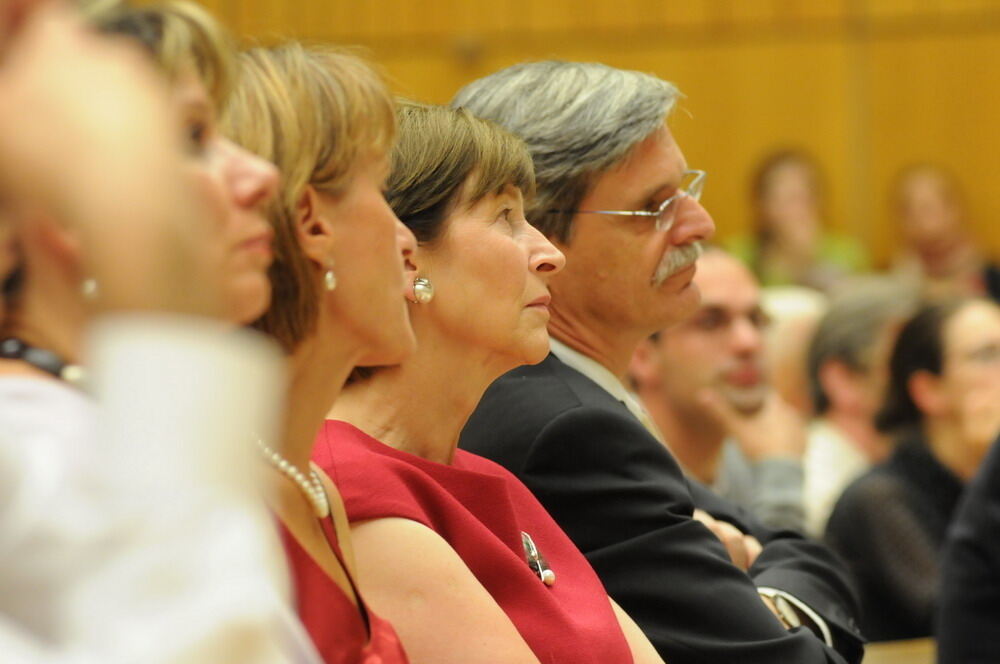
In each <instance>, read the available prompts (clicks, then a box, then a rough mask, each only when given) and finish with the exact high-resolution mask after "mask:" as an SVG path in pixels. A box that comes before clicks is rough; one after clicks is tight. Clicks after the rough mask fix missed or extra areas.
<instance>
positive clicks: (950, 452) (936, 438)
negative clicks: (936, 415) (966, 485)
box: [925, 419, 986, 482]
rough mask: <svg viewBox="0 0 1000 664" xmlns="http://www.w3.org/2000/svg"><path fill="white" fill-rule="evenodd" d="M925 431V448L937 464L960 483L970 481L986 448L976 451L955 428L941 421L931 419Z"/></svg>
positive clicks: (950, 423) (949, 423)
mask: <svg viewBox="0 0 1000 664" xmlns="http://www.w3.org/2000/svg"><path fill="white" fill-rule="evenodd" d="M925 431H926V436H927V446H928V447H929V448H930V450H931V453H932V454H933V455H934V458H936V459H937V460H938V463H940V464H941V465H942V466H944V467H945V468H947V469H948V470H950V471H951V472H952V473H953V474H954V475H955V476H956V477H958V478H959V479H960V480H962V482H968V481H969V480H971V479H972V477H973V476H974V475H975V474H976V469H977V468H979V464H980V462H981V461H982V456H983V454H984V453H985V449H986V447H985V446H982V448H983V449H982V450H977V449H976V448H977V446H976V445H975V444H973V443H972V442H971V441H968V440H965V438H964V436H962V433H961V431H960V430H959V428H958V427H957V426H955V425H954V424H953V423H952V422H949V421H946V420H943V419H942V420H933V419H932V420H931V421H930V422H928V423H927V425H926V428H925Z"/></svg>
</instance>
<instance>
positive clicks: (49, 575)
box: [0, 2, 287, 662]
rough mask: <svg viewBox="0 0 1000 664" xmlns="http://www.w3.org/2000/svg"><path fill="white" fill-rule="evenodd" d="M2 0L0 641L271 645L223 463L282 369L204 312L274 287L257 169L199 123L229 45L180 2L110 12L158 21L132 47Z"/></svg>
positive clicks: (103, 646)
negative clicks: (4, 229)
mask: <svg viewBox="0 0 1000 664" xmlns="http://www.w3.org/2000/svg"><path fill="white" fill-rule="evenodd" d="M11 6H14V5H11ZM16 8H17V9H18V10H19V12H20V14H19V15H18V16H17V17H16V20H15V21H12V22H10V23H7V24H6V27H11V26H13V27H14V28H15V32H14V34H13V35H12V34H10V33H7V32H5V31H4V30H2V29H0V33H3V34H4V36H5V37H6V38H7V39H9V41H8V42H6V43H4V44H2V45H0V46H2V47H4V59H3V62H2V65H0V100H2V101H0V172H2V173H3V178H2V179H3V182H2V184H3V193H4V203H5V206H6V212H7V213H8V214H7V219H8V223H12V224H13V250H14V251H13V253H14V258H15V266H14V267H13V269H12V270H10V271H8V272H5V273H4V274H3V275H0V277H2V278H3V290H4V295H5V297H6V298H7V303H6V304H7V307H6V312H5V316H4V319H3V329H2V332H3V334H2V339H3V340H2V341H0V352H2V356H3V358H2V359H0V403H2V404H3V407H2V408H0V476H2V479H0V486H3V487H4V488H3V497H4V499H3V501H2V505H3V509H2V520H3V528H2V532H3V537H2V538H0V539H2V544H0V551H2V554H0V556H2V564H0V570H2V573H0V597H2V598H3V600H2V602H0V605H2V606H0V612H2V616H3V624H4V627H5V629H4V630H3V632H2V639H3V643H4V645H5V646H8V647H4V652H5V656H8V657H13V658H14V659H16V660H17V661H30V660H29V659H28V658H29V657H30V655H29V654H28V651H29V650H30V649H32V648H33V647H36V646H37V647H38V649H39V651H40V652H39V653H37V655H38V656H39V657H40V658H41V659H43V660H44V661H50V659H52V658H54V657H56V656H57V655H64V654H67V655H72V656H74V657H82V658H83V659H84V660H85V661H88V660H93V661H144V662H159V661H163V662H168V661H169V662H178V661H184V662H209V661H211V662H228V661H234V662H235V661H239V662H272V661H280V660H281V659H282V658H283V657H284V654H285V653H286V651H285V645H287V643H285V642H284V639H283V638H282V637H281V636H279V635H278V633H277V631H276V630H275V629H274V628H275V627H276V626H277V624H278V621H279V620H280V601H279V598H278V592H277V588H276V587H275V582H276V579H275V577H274V576H272V575H273V573H274V572H275V570H274V568H273V567H272V566H271V564H272V563H273V562H274V560H272V559H270V558H269V557H268V555H267V541H268V539H267V523H266V521H264V520H263V519H262V518H261V516H262V515H259V514H258V513H257V510H256V509H255V507H256V505H257V504H258V502H259V497H258V487H257V486H256V485H255V484H254V482H253V481H252V477H253V473H250V472H246V471H248V470H251V469H252V466H251V465H250V464H247V463H243V462H240V461H237V462H235V463H234V462H233V461H232V459H231V457H232V456H233V451H234V450H237V449H239V448H241V447H242V446H243V441H242V440H241V437H240V436H239V435H238V430H239V425H240V424H241V423H243V422H245V421H246V415H245V414H243V413H239V411H238V410H237V408H238V407H247V406H248V405H249V407H250V408H251V411H252V413H253V418H252V419H253V424H254V425H259V426H260V427H263V428H266V427H267V426H268V425H269V422H268V419H269V417H268V414H269V413H272V412H273V404H274V395H273V392H272V387H271V384H272V383H273V382H274V381H275V380H276V376H277V365H276V363H275V362H274V360H273V358H272V356H271V353H270V352H269V350H268V349H267V348H266V347H265V346H262V345H261V342H260V341H259V340H254V339H250V338H245V337H243V336H242V335H240V334H236V333H233V332H232V331H231V330H230V329H229V328H228V326H221V325H219V323H218V322H211V321H206V320H204V319H202V318H201V317H202V316H210V317H212V318H216V319H218V318H223V319H226V320H229V321H233V322H240V321H242V320H245V319H247V318H249V317H252V316H254V315H256V314H257V313H259V311H261V310H262V309H263V307H264V306H266V303H267V299H268V296H269V287H268V284H267V280H266V278H265V273H264V270H265V268H266V266H267V262H268V260H269V257H268V255H267V252H266V251H265V250H263V249H262V248H261V247H259V246H251V245H253V243H254V242H256V243H257V244H258V245H259V244H266V242H265V240H266V227H263V226H262V217H261V216H260V214H259V213H257V212H256V206H257V205H258V204H259V203H261V202H262V201H264V200H266V199H267V198H268V197H269V196H270V195H271V194H272V192H273V187H274V182H275V172H274V169H273V168H272V167H270V166H268V165H267V164H265V163H264V162H262V161H260V160H258V159H256V158H253V157H251V156H250V155H248V154H246V153H244V152H241V151H239V150H237V149H236V148H235V146H233V145H232V144H227V143H225V142H224V141H222V140H221V139H220V138H219V137H218V136H217V135H216V134H214V133H213V131H212V118H213V102H212V97H213V95H210V94H209V92H207V91H206V90H211V91H212V92H213V93H215V96H216V98H221V94H222V91H223V90H224V89H225V80H226V74H225V72H226V66H225V61H226V58H227V57H228V52H227V51H226V50H225V48H223V47H222V44H221V42H220V41H218V40H216V39H215V38H214V37H213V35H214V32H213V27H214V24H212V23H211V21H210V20H206V19H205V17H204V14H203V13H202V12H201V11H200V10H197V9H196V8H192V7H186V6H181V5H170V6H165V7H162V8H158V9H150V10H145V11H144V13H143V14H142V15H141V16H140V15H138V14H130V15H129V18H128V20H129V21H131V20H133V19H134V20H138V21H139V22H141V23H144V24H148V25H152V26H154V27H155V30H154V31H153V32H152V33H149V34H147V35H144V36H145V37H149V39H143V40H142V41H143V43H144V44H145V46H146V50H147V53H146V54H141V53H140V52H139V51H138V50H137V49H135V47H134V45H129V44H126V43H124V42H122V43H115V44H112V43H110V42H109V40H106V39H104V38H99V37H97V36H95V35H93V34H91V33H90V32H89V31H87V30H86V29H84V27H83V26H82V25H81V24H80V22H79V19H78V17H75V16H73V15H72V13H71V12H70V11H69V10H68V9H66V8H64V7H63V6H62V5H61V4H60V3H55V2H52V3H37V4H32V3H16ZM4 9H5V10H6V9H8V7H4ZM127 14H128V11H125V12H124V13H121V14H116V15H115V17H114V21H118V20H119V19H125V17H126V15H127ZM0 22H2V21H0ZM2 27H4V26H0V28H2ZM113 31H115V32H125V33H126V34H132V33H131V32H130V31H129V30H121V29H118V28H113ZM165 43H169V44H171V45H172V48H171V49H166V48H163V44H165ZM150 54H151V55H152V56H153V57H152V59H149V55H150ZM154 61H155V62H156V64H158V65H160V69H161V72H163V73H165V74H166V75H167V79H169V81H170V82H171V86H170V87H169V89H167V88H165V86H164V85H163V84H164V80H165V79H163V78H158V77H157V76H156V75H155V73H154V72H152V69H151V64H152V62H154ZM96 90H100V92H101V94H95V93H94V91H96ZM181 127H183V129H184V131H183V135H184V138H183V145H184V146H185V149H184V151H183V152H182V149H181V146H182V141H181V136H180V135H181V132H180V131H179V129H180V128H181ZM11 220H13V221H11ZM262 229H263V230H264V231H265V235H261V232H262ZM126 313H128V314H129V315H123V314H126ZM150 314H157V315H150ZM163 314H173V315H163ZM176 314H182V316H178V315H176ZM84 361H85V362H86V364H87V365H88V369H93V371H92V372H91V373H90V374H89V376H88V375H87V374H86V373H85V372H84V370H83V369H82V368H81V362H84ZM85 378H87V379H86V380H85ZM89 393H92V394H93V395H95V396H96V400H92V399H91V398H90V396H89ZM204 403H211V404H212V408H210V409H206V408H205V407H204V406H203V404H204ZM237 413H239V414H240V415H242V416H243V422H241V420H240V418H238V417H237ZM225 457H230V458H228V459H227V463H226V464H222V463H219V462H220V461H221V460H222V458H225ZM166 578H169V579H171V582H170V583H168V584H163V583H161V581H162V580H163V579H166ZM124 634H127V635H128V637H127V638H124V637H123V635H124ZM15 640H17V641H18V643H16V644H14V645H13V647H14V648H21V647H23V650H11V648H10V646H12V642H13V641H15ZM13 652H17V653H18V655H13V654H12V653H13ZM41 653H44V655H43V654H41ZM74 661H76V660H74Z"/></svg>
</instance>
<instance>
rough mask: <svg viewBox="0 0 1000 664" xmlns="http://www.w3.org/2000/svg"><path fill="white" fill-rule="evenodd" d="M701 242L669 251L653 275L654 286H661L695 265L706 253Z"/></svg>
mask: <svg viewBox="0 0 1000 664" xmlns="http://www.w3.org/2000/svg"><path fill="white" fill-rule="evenodd" d="M704 251H705V249H704V247H703V246H702V244H701V242H692V243H691V244H685V245H682V246H680V247H675V248H674V249H670V250H668V251H667V252H666V253H665V254H663V258H661V259H660V264H659V265H658V266H657V267H656V272H655V273H654V274H653V285H654V286H659V285H660V284H662V283H663V282H664V281H666V280H667V279H669V278H670V277H672V276H673V275H675V274H677V273H678V272H680V271H681V270H683V269H684V268H686V267H688V266H689V265H691V264H692V263H694V262H695V261H696V260H698V258H699V257H700V256H701V255H702V253H704Z"/></svg>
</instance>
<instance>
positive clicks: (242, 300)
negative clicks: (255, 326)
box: [226, 276, 271, 325]
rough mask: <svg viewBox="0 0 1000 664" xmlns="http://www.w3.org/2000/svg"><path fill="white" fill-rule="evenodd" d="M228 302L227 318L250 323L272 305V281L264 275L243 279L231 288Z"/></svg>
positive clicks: (236, 321) (236, 322)
mask: <svg viewBox="0 0 1000 664" xmlns="http://www.w3.org/2000/svg"><path fill="white" fill-rule="evenodd" d="M227 302H228V307H227V311H228V315H227V316H226V318H227V319H228V320H229V321H230V322H232V323H235V324H237V325H249V324H250V323H253V322H254V321H255V320H257V319H258V318H260V317H261V316H263V315H264V314H265V313H266V312H267V310H268V308H269V307H270V306H271V282H270V281H268V280H267V277H263V276H262V277H260V278H257V279H253V278H247V279H243V280H241V283H239V284H234V285H233V286H232V287H231V288H230V292H229V296H228V298H227Z"/></svg>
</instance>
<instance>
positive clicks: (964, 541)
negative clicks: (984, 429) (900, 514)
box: [936, 439, 1000, 664]
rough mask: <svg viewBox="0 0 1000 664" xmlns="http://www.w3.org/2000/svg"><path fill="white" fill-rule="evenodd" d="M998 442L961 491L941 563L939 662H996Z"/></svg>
mask: <svg viewBox="0 0 1000 664" xmlns="http://www.w3.org/2000/svg"><path fill="white" fill-rule="evenodd" d="M998 533H1000V439H998V440H997V441H996V442H994V443H993V448H992V449H991V450H990V453H989V455H988V456H987V457H986V461H984V462H983V465H982V467H980V469H979V472H978V473H977V474H976V478H975V479H974V480H973V481H972V483H971V484H970V485H969V487H968V489H966V492H965V497H964V498H963V499H962V503H961V505H960V506H959V508H958V512H957V513H956V517H955V521H954V524H953V525H952V528H951V531H950V533H949V534H948V542H947V544H946V545H945V550H944V556H943V561H942V563H941V598H940V607H939V614H938V624H937V630H936V634H937V638H938V662H940V664H996V662H1000V629H998V626H1000V537H998Z"/></svg>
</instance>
